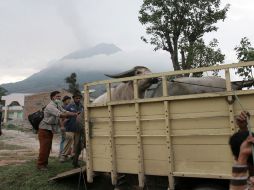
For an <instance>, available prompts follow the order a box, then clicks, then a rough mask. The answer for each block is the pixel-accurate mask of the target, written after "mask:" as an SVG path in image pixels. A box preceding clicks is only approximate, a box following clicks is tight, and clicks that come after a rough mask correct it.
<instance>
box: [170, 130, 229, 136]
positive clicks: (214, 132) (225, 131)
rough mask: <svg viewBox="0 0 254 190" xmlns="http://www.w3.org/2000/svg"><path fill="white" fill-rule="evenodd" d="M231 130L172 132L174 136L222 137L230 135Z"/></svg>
mask: <svg viewBox="0 0 254 190" xmlns="http://www.w3.org/2000/svg"><path fill="white" fill-rule="evenodd" d="M230 132H231V131H230V129H229V128H227V129H226V128H222V129H196V130H172V136H181V135H182V136H187V135H189V136H190V135H197V136H202V135H204V136H206V135H208V136H209V135H222V134H230Z"/></svg>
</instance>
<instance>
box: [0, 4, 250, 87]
mask: <svg viewBox="0 0 254 190" xmlns="http://www.w3.org/2000/svg"><path fill="white" fill-rule="evenodd" d="M227 3H229V4H231V6H230V9H229V11H228V14H227V18H226V20H225V21H224V22H219V23H218V24H217V26H218V27H219V30H218V31H217V32H212V33H209V34H206V35H205V36H204V38H205V41H207V42H208V41H210V40H211V39H212V38H217V39H218V40H219V43H220V44H219V46H220V48H221V50H222V52H223V53H224V54H225V55H226V60H225V62H226V63H232V62H236V56H235V52H234V50H233V49H234V47H235V46H236V45H238V44H239V42H240V39H241V38H242V37H244V36H246V37H248V38H249V39H250V41H251V42H252V44H254V27H253V26H252V24H253V23H254V15H253V14H252V10H253V7H254V1H253V0H222V5H225V4H227ZM141 5H142V0H71V1H70V0H36V1H35V0H0V52H1V54H0V55H1V56H0V68H1V69H0V72H1V73H0V84H2V83H9V82H16V81H20V80H23V79H25V78H27V77H29V76H30V75H32V74H34V73H36V72H38V71H40V70H41V69H43V68H46V67H47V66H48V65H50V64H52V63H53V62H54V61H56V60H58V59H60V58H61V57H63V56H65V55H67V54H69V53H70V52H73V51H75V50H78V49H80V48H89V47H91V46H94V45H96V44H98V43H102V42H105V43H113V44H115V45H117V46H118V47H120V48H121V49H122V50H123V52H125V56H128V57H130V56H132V55H133V59H132V61H133V62H135V56H137V57H139V58H141V57H142V56H140V55H141V54H140V55H137V54H138V53H139V52H143V53H144V55H150V54H151V55H154V57H153V58H156V57H161V60H160V59H158V61H161V62H167V61H168V60H169V55H168V53H167V52H163V51H158V52H153V46H151V45H149V44H145V43H144V42H143V41H141V40H140V37H141V36H143V35H145V27H144V26H142V25H141V24H140V23H139V21H138V11H139V9H140V6H141ZM120 55H121V54H118V55H117V56H116V57H117V60H121V56H120ZM147 59H148V58H147ZM162 59H163V60H162ZM102 60H103V59H102ZM109 60H111V59H109ZM154 61H156V59H155V60H154ZM168 64H169V66H168V67H167V66H165V65H164V66H161V70H163V71H168V70H171V69H172V66H171V65H170V63H168ZM161 70H160V71H161ZM158 71H159V70H158Z"/></svg>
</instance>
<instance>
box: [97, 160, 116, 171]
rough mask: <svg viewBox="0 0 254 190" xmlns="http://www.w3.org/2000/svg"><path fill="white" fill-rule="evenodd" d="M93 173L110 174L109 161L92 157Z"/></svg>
mask: <svg viewBox="0 0 254 190" xmlns="http://www.w3.org/2000/svg"><path fill="white" fill-rule="evenodd" d="M93 163H94V171H97V172H111V167H112V166H111V162H110V159H106V158H97V157H93Z"/></svg>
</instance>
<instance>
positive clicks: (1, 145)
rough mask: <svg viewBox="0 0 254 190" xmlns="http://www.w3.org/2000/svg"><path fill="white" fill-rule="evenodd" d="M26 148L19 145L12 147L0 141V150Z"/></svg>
mask: <svg viewBox="0 0 254 190" xmlns="http://www.w3.org/2000/svg"><path fill="white" fill-rule="evenodd" d="M24 148H26V147H23V146H20V145H12V144H6V143H4V142H2V141H0V150H19V149H24Z"/></svg>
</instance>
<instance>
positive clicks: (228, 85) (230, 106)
mask: <svg viewBox="0 0 254 190" xmlns="http://www.w3.org/2000/svg"><path fill="white" fill-rule="evenodd" d="M225 76H226V88H227V91H232V86H231V80H230V71H229V69H226V70H225ZM228 113H229V114H228V115H229V127H230V129H231V133H232V134H234V133H235V131H236V127H235V118H234V109H233V96H228Z"/></svg>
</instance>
